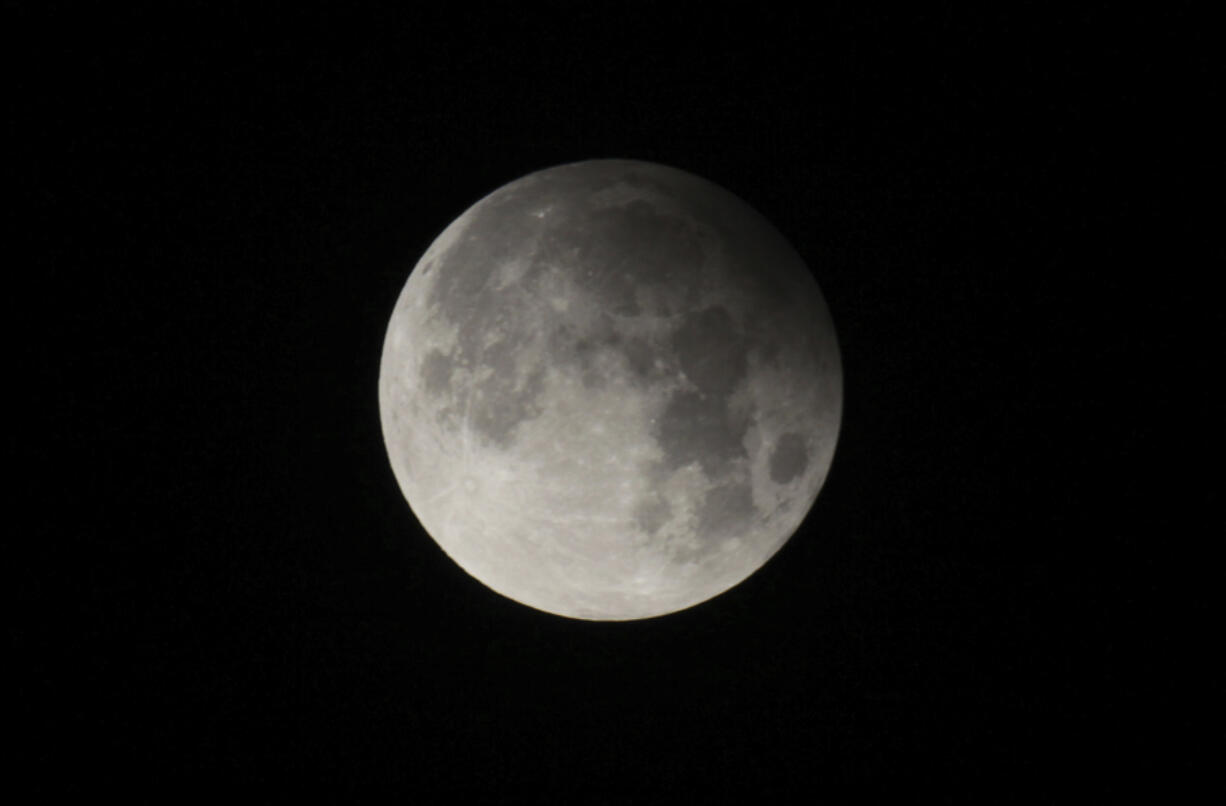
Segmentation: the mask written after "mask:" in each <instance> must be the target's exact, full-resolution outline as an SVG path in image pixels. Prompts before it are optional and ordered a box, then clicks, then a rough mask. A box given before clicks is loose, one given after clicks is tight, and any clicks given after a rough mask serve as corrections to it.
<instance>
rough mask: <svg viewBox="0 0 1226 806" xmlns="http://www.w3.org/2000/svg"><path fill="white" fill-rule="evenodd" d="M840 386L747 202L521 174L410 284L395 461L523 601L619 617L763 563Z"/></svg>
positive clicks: (646, 177) (825, 438) (811, 480)
mask: <svg viewBox="0 0 1226 806" xmlns="http://www.w3.org/2000/svg"><path fill="white" fill-rule="evenodd" d="M842 399H843V378H842V369H841V365H840V360H839V349H838V343H837V340H836V337H835V332H834V326H833V323H832V322H831V318H830V313H829V310H828V309H827V307H826V303H825V301H824V299H823V298H822V294H821V291H819V290H818V287H817V285H816V283H815V282H814V281H813V279H812V277H811V275H810V273H809V271H808V270H807V269H806V267H805V265H804V263H803V261H802V260H801V259H800V257H799V256H798V255H797V254H796V252H795V251H794V250H793V249H792V248H791V246H790V245H789V244H788V243H787V242H786V241H785V240H784V238H783V236H781V235H780V234H779V232H778V231H777V230H775V228H774V227H772V226H771V225H770V223H769V222H767V221H766V220H765V219H764V218H762V216H760V215H759V214H758V213H756V212H755V211H754V210H753V209H751V208H750V207H749V206H748V205H746V204H745V203H744V202H743V201H741V200H740V199H738V198H737V197H735V196H733V195H732V194H730V193H729V192H727V191H726V190H723V189H722V188H720V187H718V186H716V185H714V184H712V183H710V182H708V181H706V180H704V179H701V178H699V177H697V176H693V175H691V174H688V173H685V172H682V171H678V170H675V169H673V168H667V167H664V166H662V165H655V164H652V163H646V162H637V161H628V160H591V161H587V162H579V163H574V164H570V165H562V166H558V167H555V168H550V169H547V170H543V171H539V172H537V173H533V174H529V175H528V176H525V177H523V178H521V179H518V180H516V181H514V182H511V183H510V184H508V185H504V186H503V187H501V188H499V189H498V190H496V191H494V192H493V193H491V194H490V195H488V196H486V197H485V198H484V199H482V200H481V201H479V202H477V203H476V204H474V205H473V206H472V207H471V208H469V209H468V210H467V211H466V212H465V213H464V214H463V215H461V216H460V217H459V218H457V219H456V220H455V221H454V222H453V223H452V224H451V225H450V226H449V227H447V229H446V230H445V231H444V232H443V233H442V234H441V235H440V236H439V237H438V238H437V240H435V241H434V243H433V244H432V245H431V246H430V248H429V249H428V250H427V251H426V253H425V255H423V256H422V258H421V260H420V262H419V263H418V264H417V266H416V268H414V270H413V271H412V273H411V274H410V275H409V279H408V282H407V283H406V285H405V286H404V290H403V291H402V292H401V294H400V298H399V300H398V301H397V303H396V307H395V310H394V312H393V313H392V317H391V321H390V322H389V324H388V329H387V335H386V339H385V342H384V347H383V357H382V363H381V367H380V375H379V406H380V416H381V420H382V426H383V436H384V441H385V443H386V445H387V451H388V456H389V458H390V460H391V465H392V469H393V472H394V473H395V476H396V479H397V481H398V483H399V485H400V488H401V490H402V491H403V492H404V495H405V497H406V499H407V500H408V502H409V505H410V507H411V508H412V510H413V512H414V513H415V514H416V516H417V518H418V519H419V520H420V521H421V524H422V525H423V526H424V527H425V529H426V531H427V532H428V533H429V534H430V535H431V536H432V537H433V538H434V540H435V541H437V543H438V544H439V546H440V547H442V549H443V551H445V552H446V553H447V555H448V556H449V557H451V558H452V559H453V560H454V561H455V562H456V563H458V564H459V565H460V567H461V568H463V569H464V570H465V571H467V572H468V573H469V574H471V575H472V576H473V577H475V578H476V579H478V580H480V581H481V582H482V583H484V584H485V585H487V586H489V587H490V588H492V589H493V590H495V591H497V592H498V593H500V594H503V595H504V596H507V597H509V598H511V599H514V600H515V601H517V602H521V603H523V604H526V605H529V606H531V607H534V608H538V609H540V610H544V611H548V612H551V613H556V614H560V615H563V616H569V617H573V618H582V619H594V620H626V619H638V618H647V617H651V616H657V615H661V614H664V613H670V612H673V611H676V610H681V609H683V608H686V607H689V606H691V605H694V604H697V603H699V602H702V601H705V600H706V599H709V598H711V597H713V596H715V595H717V594H719V593H722V592H723V591H726V590H728V589H729V588H731V587H733V586H734V585H736V584H737V583H739V582H741V581H742V580H743V579H745V578H746V577H747V576H749V575H750V574H752V573H753V572H754V571H755V570H757V569H758V568H759V567H761V566H762V564H763V563H765V562H766V561H767V560H768V559H769V558H770V557H771V556H772V555H773V554H774V553H775V552H776V551H778V550H779V548H780V546H782V545H783V544H784V543H785V542H786V541H787V539H788V538H789V537H790V536H791V535H792V534H793V533H794V532H795V531H796V528H797V527H798V526H799V525H800V522H801V521H802V519H803V518H804V517H805V515H806V513H807V512H808V511H809V508H810V507H811V506H812V504H813V502H814V500H815V499H816V497H817V494H818V491H819V490H820V488H821V486H822V483H823V482H824V481H825V478H826V473H827V470H828V469H829V467H830V462H831V458H832V456H833V454H834V447H835V441H836V439H837V436H838V431H839V423H840V418H841V414H842Z"/></svg>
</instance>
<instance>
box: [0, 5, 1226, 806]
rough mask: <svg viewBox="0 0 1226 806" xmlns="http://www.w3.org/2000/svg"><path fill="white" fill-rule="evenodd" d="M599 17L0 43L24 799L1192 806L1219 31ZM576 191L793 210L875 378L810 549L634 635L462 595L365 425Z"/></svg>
mask: <svg viewBox="0 0 1226 806" xmlns="http://www.w3.org/2000/svg"><path fill="white" fill-rule="evenodd" d="M404 5H405V6H406V8H407V6H408V5H409V4H404ZM574 5H576V6H581V7H579V8H576V7H563V6H559V7H558V9H557V10H556V11H555V12H554V13H551V14H536V13H533V14H528V13H527V12H523V11H522V10H521V11H517V12H516V13H515V14H509V13H504V14H501V15H497V16H490V15H488V14H486V13H484V12H482V11H479V10H477V9H474V10H473V11H471V12H469V13H458V12H457V13H451V14H445V15H444V14H441V13H435V14H422V13H414V12H409V11H407V10H401V11H399V12H397V13H390V12H382V13H377V14H368V13H365V12H363V13H358V12H347V11H346V12H342V11H334V12H329V13H323V14H318V13H314V12H304V11H301V10H292V11H291V10H288V9H287V10H286V11H285V12H284V13H282V14H276V15H274V14H268V15H256V14H253V13H252V12H251V11H250V10H248V9H247V7H246V5H244V4H229V5H228V6H227V4H207V6H205V5H196V4H189V5H186V6H180V7H178V8H177V10H176V11H175V12H174V13H173V14H171V13H168V12H148V13H146V12H135V11H129V12H124V13H120V14H114V13H113V12H111V11H107V12H105V13H101V12H99V13H96V14H95V16H94V17H93V18H89V19H86V18H83V17H82V16H80V14H79V13H78V11H77V10H75V9H69V8H68V7H67V6H55V5H54V4H53V5H51V6H50V7H49V8H48V7H47V6H46V5H45V4H33V3H10V4H8V5H7V6H6V8H7V9H8V14H7V16H9V17H10V18H11V22H12V24H11V25H9V26H7V27H8V28H9V33H8V38H10V39H11V40H13V42H12V44H13V46H14V49H13V52H14V53H15V54H16V55H17V58H16V63H17V66H16V67H15V68H14V71H13V72H12V73H10V77H9V81H8V82H7V83H8V85H9V87H10V89H11V92H10V93H9V108H10V111H11V112H12V114H11V115H10V116H9V119H10V121H11V123H10V127H9V128H10V131H12V132H15V133H16V135H17V137H16V141H17V146H16V148H15V149H13V150H12V151H10V154H9V161H10V169H12V170H13V176H14V177H15V180H16V181H15V182H13V183H10V184H11V185H12V186H13V187H15V188H16V192H17V194H18V200H17V207H18V208H19V210H20V214H19V217H18V224H19V229H20V235H19V241H18V246H19V248H18V249H17V250H16V254H17V255H19V256H20V259H19V261H18V265H15V266H13V267H11V271H12V272H13V275H14V276H15V277H16V278H17V279H18V283H17V285H16V286H15V288H16V290H15V291H14V292H12V293H11V294H10V297H9V300H10V302H9V305H10V307H11V309H12V310H11V315H10V316H9V317H8V318H9V321H10V323H11V325H12V326H13V336H12V338H11V339H10V344H11V345H13V347H14V350H15V353H16V354H17V357H18V362H19V370H20V372H21V373H23V374H24V375H25V377H28V378H29V379H30V380H28V381H25V382H22V383H21V384H19V385H18V386H16V387H15V388H14V389H13V390H12V392H11V394H12V395H13V396H15V397H18V398H20V401H19V406H18V409H19V419H18V420H17V421H15V423H14V426H13V428H14V432H15V435H14V437H11V438H10V440H9V445H10V451H9V455H10V457H11V458H13V459H14V460H15V461H14V464H15V465H16V466H17V467H19V468H21V470H22V473H21V478H20V480H19V481H18V482H17V483H16V486H14V487H13V488H12V492H11V493H10V494H11V495H13V498H14V500H15V502H16V504H17V506H18V510H19V512H22V513H27V512H28V513H29V514H28V516H27V515H26V514H23V515H22V517H21V518H20V521H21V522H25V523H27V524H28V526H26V527H23V528H22V529H20V530H19V535H16V536H15V537H16V538H17V539H16V540H15V544H16V545H17V547H18V548H19V549H21V550H20V551H19V552H18V556H19V557H20V559H19V560H15V561H14V563H13V567H14V568H15V569H16V571H17V576H18V577H19V581H18V585H17V586H16V590H17V592H18V595H19V607H18V609H17V610H16V611H15V612H14V613H13V614H12V615H11V621H10V624H11V627H10V646H11V647H12V648H13V650H14V657H15V659H16V662H17V664H18V666H19V670H20V671H21V672H22V674H21V675H20V680H21V682H20V684H19V686H18V687H16V688H15V698H16V700H17V706H16V711H17V714H18V717H19V720H18V723H17V724H19V725H20V726H22V730H23V731H25V732H24V733H23V736H26V737H27V738H26V739H25V740H23V741H22V742H21V743H22V745H23V749H22V751H21V752H20V754H19V756H18V758H17V761H18V762H19V763H18V765H17V766H18V767H19V768H20V769H21V770H24V771H25V773H26V774H25V775H24V776H23V779H24V780H25V781H26V782H28V785H29V786H32V787H34V788H35V789H36V790H38V791H41V792H44V793H49V794H50V793H59V792H66V791H71V792H76V793H97V792H104V791H117V792H120V791H133V790H135V791H136V792H138V793H144V794H145V795H149V796H152V795H154V794H156V793H164V794H165V793H175V792H178V793H183V792H188V793H194V792H202V791H205V790H206V789H212V788H217V789H218V790H219V791H221V792H252V791H254V790H263V789H265V788H267V789H269V790H272V791H277V790H282V788H283V787H287V786H288V787H290V788H292V789H294V790H302V791H303V792H307V793H311V792H322V791H324V789H325V788H327V789H331V788H333V787H337V788H340V789H342V790H345V791H348V792H350V793H353V794H365V795H367V796H376V795H386V794H392V793H403V794H405V795H409V796H413V797H417V798H419V799H422V800H423V801H424V802H432V801H438V800H440V799H443V798H446V799H447V800H448V801H449V802H454V801H455V800H457V799H459V798H461V797H471V796H475V797H477V798H478V799H479V800H499V799H502V800H507V801H510V802H522V799H523V798H524V797H528V798H530V800H531V801H532V802H541V803H544V802H589V801H594V802H601V801H602V800H604V799H606V798H608V799H617V800H619V801H624V800H625V799H626V798H628V797H629V798H633V799H634V800H635V801H639V802H642V801H646V802H656V801H663V800H665V799H669V800H680V801H683V802H684V801H686V800H692V799H695V798H696V797H699V796H703V797H705V796H706V793H721V792H722V793H725V794H727V795H730V796H731V797H734V798H736V800H737V801H739V802H744V801H745V800H746V799H747V798H751V797H752V798H753V799H754V800H755V801H756V800H759V799H763V798H776V799H782V798H787V799H788V802H791V800H792V799H794V798H797V797H799V796H819V797H825V798H828V799H834V800H836V801H837V800H838V799H839V797H838V793H840V792H843V791H852V792H858V793H860V795H861V796H863V797H866V798H867V797H870V796H871V794H872V793H876V792H878V791H880V790H886V789H889V790H893V791H899V792H906V793H910V794H912V795H913V796H915V797H919V798H923V799H935V800H937V801H940V802H965V801H975V802H1014V801H1016V802H1028V803H1031V802H1035V800H1034V798H1035V797H1036V796H1038V799H1039V800H1040V801H1043V802H1049V801H1058V800H1063V799H1066V798H1069V797H1072V796H1073V795H1074V794H1077V795H1078V796H1086V795H1102V796H1106V795H1111V794H1115V793H1127V792H1131V791H1135V790H1136V789H1138V788H1141V787H1152V788H1154V789H1155V790H1157V791H1173V790H1172V788H1177V787H1179V786H1182V785H1184V784H1185V783H1186V782H1187V781H1189V780H1191V779H1193V778H1194V777H1195V775H1196V774H1197V773H1198V772H1199V771H1201V770H1202V769H1203V767H1204V765H1206V764H1207V763H1208V755H1207V752H1205V751H1204V750H1197V747H1201V746H1202V745H1199V744H1198V743H1197V742H1195V741H1192V739H1193V737H1194V735H1195V733H1196V732H1197V731H1198V730H1200V729H1203V728H1204V727H1205V725H1204V723H1203V719H1202V717H1200V716H1199V715H1198V709H1199V708H1202V707H1203V700H1202V694H1201V693H1200V689H1199V686H1200V685H1201V684H1202V683H1203V682H1205V676H1204V673H1203V672H1198V671H1197V661H1196V659H1197V657H1198V655H1199V653H1198V652H1197V651H1194V647H1196V646H1198V645H1199V644H1201V643H1204V641H1205V639H1206V637H1207V636H1206V633H1205V632H1203V631H1202V630H1203V628H1202V627H1201V626H1200V620H1199V619H1200V616H1201V614H1203V612H1204V610H1205V609H1206V608H1207V601H1208V593H1207V588H1206V587H1205V582H1206V581H1207V579H1208V567H1207V565H1206V564H1205V562H1204V560H1202V559H1200V558H1199V554H1200V553H1201V552H1202V551H1203V550H1204V547H1205V546H1207V545H1208V544H1209V543H1210V541H1211V540H1212V539H1213V538H1215V537H1218V536H1219V535H1217V534H1215V533H1214V532H1215V530H1214V528H1213V524H1212V523H1211V522H1210V521H1208V520H1207V519H1204V518H1203V517H1202V516H1201V515H1200V509H1199V508H1200V507H1203V506H1204V505H1207V504H1208V503H1209V497H1208V495H1209V493H1208V489H1209V487H1208V483H1207V481H1206V480H1205V477H1204V476H1203V475H1200V474H1198V473H1197V472H1195V468H1196V467H1198V465H1197V462H1196V460H1195V456H1196V455H1197V454H1198V453H1199V452H1200V451H1202V450H1204V447H1203V446H1204V445H1205V443H1207V442H1208V440H1209V436H1210V433H1209V432H1207V431H1205V430H1203V429H1201V428H1200V426H1199V424H1198V423H1199V418H1200V417H1201V416H1203V415H1207V414H1208V411H1209V406H1210V405H1211V398H1210V397H1209V396H1208V393H1207V392H1203V391H1202V392H1199V393H1198V392H1197V390H1198V388H1199V387H1200V386H1201V381H1200V379H1202V378H1206V377H1209V375H1208V369H1209V364H1208V357H1207V353H1208V344H1209V342H1208V336H1209V333H1210V330H1209V323H1210V322H1211V321H1213V322H1218V323H1220V321H1221V317H1220V314H1218V315H1216V316H1215V317H1214V318H1212V319H1209V318H1206V317H1204V316H1203V315H1201V314H1200V313H1198V310H1199V306H1198V300H1201V299H1203V297H1204V294H1205V292H1204V291H1203V290H1201V287H1200V282H1201V281H1200V279H1199V278H1200V276H1201V273H1202V272H1205V271H1209V270H1211V269H1213V268H1220V266H1221V257H1222V255H1221V249H1220V245H1218V246H1215V247H1214V249H1216V254H1215V253H1213V252H1211V251H1210V250H1209V248H1208V246H1207V245H1208V244H1209V239H1208V237H1207V235H1206V233H1207V232H1208V230H1207V229H1206V228H1205V225H1207V223H1208V219H1207V216H1204V215H1203V214H1202V215H1200V216H1197V215H1194V214H1193V211H1194V210H1195V209H1197V208H1195V207H1194V206H1192V205H1188V204H1187V202H1188V201H1189V200H1190V199H1194V198H1196V193H1197V189H1198V188H1199V187H1201V186H1202V185H1203V184H1205V182H1206V180H1207V179H1210V178H1212V177H1213V176H1214V175H1217V177H1218V179H1219V180H1220V173H1221V171H1220V154H1219V155H1217V156H1215V157H1213V158H1208V157H1205V156H1203V155H1204V154H1205V153H1207V151H1206V150H1205V146H1206V145H1207V144H1208V143H1209V142H1210V141H1211V138H1210V136H1209V134H1208V132H1207V130H1206V126H1207V120H1208V112H1209V110H1211V109H1213V107H1214V105H1215V101H1216V102H1220V91H1213V92H1209V91H1208V90H1207V89H1205V88H1204V87H1203V86H1202V85H1203V83H1205V82H1204V79H1205V78H1206V77H1207V74H1208V69H1209V68H1208V65H1209V62H1210V51H1209V40H1208V38H1207V36H1205V34H1204V28H1203V24H1202V25H1201V26H1198V24H1197V21H1196V20H1194V19H1192V18H1191V17H1190V15H1181V14H1180V13H1179V12H1178V11H1167V12H1164V13H1163V14H1162V15H1161V16H1158V17H1155V18H1148V17H1142V16H1139V15H1138V16H1134V17H1133V18H1126V15H1125V16H1121V13H1120V12H1119V11H1118V10H1113V11H1110V12H1108V11H1106V10H1102V11H1100V12H1097V13H1095V12H1092V11H1091V12H1078V13H1069V12H1068V11H1067V10H1065V11H1063V12H1062V13H1061V16H1060V17H1059V18H1058V19H1056V18H1053V17H1049V16H1048V15H1044V14H1040V13H1038V12H1029V13H1026V14H1020V13H1015V14H1007V13H1004V12H1000V13H996V12H976V13H967V12H963V11H957V10H951V9H950V8H949V7H947V6H944V5H943V6H941V7H940V9H939V10H933V11H929V12H925V13H922V14H915V15H912V16H906V17H903V16H887V17H881V16H872V15H867V14H860V13H851V12H847V13H844V12H841V11H840V12H827V13H824V14H822V15H820V16H819V17H815V18H809V17H801V16H797V15H791V14H784V13H780V12H770V11H768V10H766V9H763V8H741V9H738V10H734V11H728V12H721V13H719V14H715V13H714V12H708V14H707V15H705V16H701V17H692V16H688V15H683V14H680V13H669V12H663V11H661V10H659V9H655V10H650V11H649V10H647V9H646V8H644V9H641V10H630V9H619V10H618V11H616V12H610V11H594V10H590V8H589V7H590V6H595V5H596V4H574ZM1091 5H1093V4H1091ZM222 7H225V10H221V9H222ZM185 8H190V9H195V10H193V11H185V10H184V9H185ZM206 8H207V10H206ZM1198 27H1199V28H1200V32H1199V33H1198ZM590 157H629V158H637V159H646V160H653V161H657V162H662V163H666V164H669V165H673V166H675V167H678V168H682V169H685V170H688V171H691V172H693V173H696V174H699V175H701V176H704V177H706V178H708V179H711V180H713V181H715V182H717V183H719V184H721V185H723V186H724V187H726V188H728V189H730V190H732V191H733V192H735V193H737V194H738V195H740V196H741V197H742V198H744V199H745V200H746V201H748V202H749V203H750V204H751V205H753V206H754V207H756V208H757V209H758V210H760V211H761V212H762V213H763V214H765V215H766V216H767V218H769V219H770V220H772V221H773V222H774V223H775V224H776V226H777V227H778V228H779V229H780V230H781V231H782V232H783V233H784V234H785V235H786V236H787V237H788V238H789V239H790V240H791V241H792V243H793V244H794V245H795V247H796V248H797V250H798V251H799V252H800V254H801V255H802V256H803V257H804V258H805V259H806V261H807V262H808V264H809V266H810V267H811V269H812V271H813V273H814V276H815V277H816V279H817V281H818V283H819V284H820V285H821V287H822V289H823V291H824V293H825V295H826V298H827V301H828V303H829V305H830V307H831V309H832V312H833V315H834V319H835V324H836V327H837V328H838V332H839V336H840V339H841V344H842V349H843V359H844V369H845V375H846V389H847V392H846V402H845V420H844V429H843V433H842V436H841V440H840V444H839V447H838V452H837V455H836V457H835V461H834V465H833V468H832V472H831V475H830V478H829V481H828V483H827V485H826V487H825V489H824V490H823V492H822V494H821V496H820V498H819V501H818V503H817V505H816V506H815V508H814V510H813V511H812V513H811V514H810V517H809V518H808V520H807V521H806V522H805V524H804V526H803V527H802V529H801V531H800V532H799V533H798V534H797V535H796V536H795V537H794V538H793V539H792V541H791V542H790V543H789V544H788V545H787V546H786V547H785V548H784V549H783V550H782V551H781V552H780V553H779V554H778V555H777V556H776V557H775V558H774V559H773V560H772V561H771V562H770V563H768V565H767V566H766V567H765V568H763V569H762V570H761V571H760V572H759V573H758V574H756V575H754V576H753V577H752V578H751V579H749V580H748V581H747V582H745V583H744V584H743V585H741V586H739V587H738V588H736V589H735V590H733V591H731V592H729V593H727V594H726V595H724V596H721V597H719V598H717V599H716V600H714V601H711V602H708V603H706V604H703V605H701V606H699V607H696V608H693V609H691V610H689V611H685V612H683V613H679V614H675V615H672V616H669V617H665V618H661V619H657V620H651V621H646V622H637V623H630V624H593V623H584V622H577V621H569V620H565V619H560V618H556V617H553V616H549V615H545V614H541V613H538V612H536V611H532V610H529V609H526V608H523V607H521V606H519V605H516V604H514V603H512V602H510V601H508V600H505V599H502V598H501V597H499V596H497V595H495V594H493V593H491V592H490V591H488V590H487V589H485V588H484V587H482V586H481V585H480V584H479V583H477V582H475V581H474V580H472V579H470V578H469V577H467V576H466V575H465V574H464V573H463V572H462V571H461V570H460V569H459V568H458V567H456V566H455V565H453V564H452V563H451V562H450V561H449V560H448V559H447V558H446V557H445V556H444V555H443V554H442V553H441V551H439V550H438V549H437V547H436V546H435V545H434V544H433V542H431V541H430V540H429V539H428V537H427V536H426V535H425V534H424V532H422V531H421V530H420V528H419V527H417V525H416V522H415V521H414V519H413V517H412V515H411V513H410V511H409V510H408V507H407V506H406V504H405V503H404V500H403V498H402V497H401V494H400V492H399V490H398V489H397V487H396V484H395V482H394V479H393V478H392V475H391V472H390V469H389V467H388V463H387V461H386V458H385V455H384V451H383V446H382V441H381V435H380V431H379V420H378V410H377V400H376V379H377V369H378V360H379V353H380V349H381V343H382V338H383V333H384V328H385V326H386V323H387V319H388V317H389V315H390V312H391V309H392V306H393V304H394V301H395V298H396V295H397V294H398V293H399V290H400V288H401V286H402V285H403V283H404V281H405V279H406V277H407V273H408V271H409V269H410V268H411V267H412V265H413V264H414V263H415V261H416V259H417V257H418V256H419V255H420V253H421V252H422V251H423V250H424V249H425V247H426V246H427V245H428V244H429V243H430V241H431V240H432V239H433V237H434V236H435V235H436V234H437V233H438V232H439V231H440V230H441V229H442V228H443V227H444V226H445V225H446V224H447V223H448V222H449V221H450V220H451V219H452V218H454V217H455V216H456V215H458V214H459V213H460V212H462V211H463V210H464V209H465V208H466V207H467V206H468V205H469V204H471V203H472V202H474V201H476V200H477V199H478V198H480V197H481V196H483V195H485V194H486V193H488V192H490V191H491V190H493V189H494V188H496V187H498V186H499V185H501V184H503V183H505V182H507V181H510V180H512V179H515V178H517V177H519V176H521V175H523V174H525V173H528V172H530V171H533V170H537V169H540V168H544V167H547V166H550V165H555V164H559V163H563V162H567V161H573V160H578V159H584V158H590ZM1211 258H1212V259H1211ZM27 390H30V391H29V392H28V393H27ZM1218 529H1220V518H1219V524H1218ZM10 540H14V538H10ZM26 546H29V548H30V553H29V559H28V560H27V559H26V554H25V551H24V548H25V547H26ZM26 726H28V730H27V727H26ZM1219 733H1220V731H1219ZM23 785H24V784H23ZM282 791H283V790H282ZM695 793H698V794H695ZM764 802H765V801H764Z"/></svg>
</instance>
